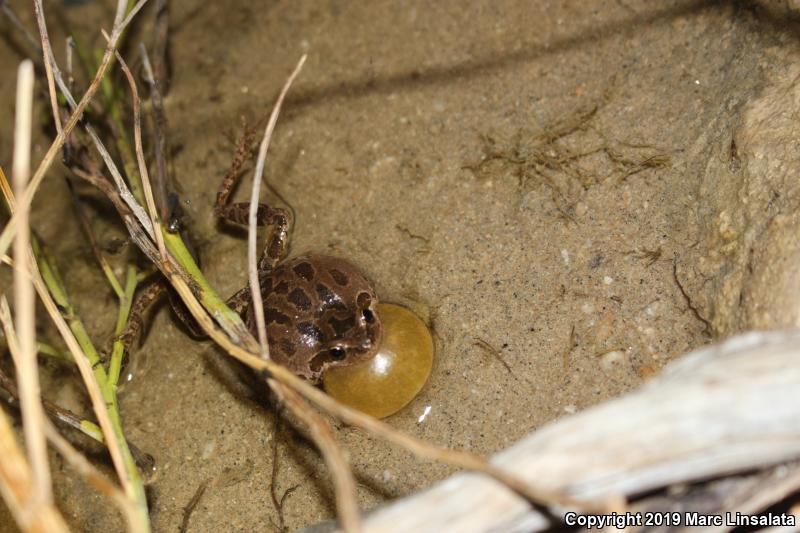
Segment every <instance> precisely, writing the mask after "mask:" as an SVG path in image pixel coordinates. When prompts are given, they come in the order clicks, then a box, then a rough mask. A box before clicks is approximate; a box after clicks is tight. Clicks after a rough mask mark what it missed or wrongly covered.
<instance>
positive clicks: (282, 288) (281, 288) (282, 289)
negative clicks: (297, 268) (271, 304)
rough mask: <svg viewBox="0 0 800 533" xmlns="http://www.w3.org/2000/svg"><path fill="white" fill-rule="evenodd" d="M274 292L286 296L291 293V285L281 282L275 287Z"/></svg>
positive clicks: (284, 281)
mask: <svg viewBox="0 0 800 533" xmlns="http://www.w3.org/2000/svg"><path fill="white" fill-rule="evenodd" d="M274 292H275V293H276V294H286V293H287V292H289V284H288V283H286V280H283V281H281V282H280V283H278V284H277V285H275V289H274Z"/></svg>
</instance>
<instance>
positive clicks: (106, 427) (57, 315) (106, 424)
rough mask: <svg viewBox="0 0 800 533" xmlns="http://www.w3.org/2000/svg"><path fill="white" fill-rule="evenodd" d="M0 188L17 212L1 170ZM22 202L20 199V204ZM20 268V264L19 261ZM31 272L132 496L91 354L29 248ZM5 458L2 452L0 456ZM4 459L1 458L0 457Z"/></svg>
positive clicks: (143, 520)
mask: <svg viewBox="0 0 800 533" xmlns="http://www.w3.org/2000/svg"><path fill="white" fill-rule="evenodd" d="M0 189H1V190H2V193H3V194H4V195H5V198H6V202H7V203H8V206H9V209H10V210H11V212H12V213H13V214H14V215H12V216H15V214H16V212H17V211H18V209H17V202H16V200H15V198H14V195H13V193H12V192H11V190H10V188H9V186H8V182H7V181H6V178H5V175H4V174H3V172H2V170H0ZM21 203H22V202H20V204H21ZM17 267H18V268H19V265H17ZM29 272H30V276H31V278H32V280H33V285H34V288H35V289H36V292H37V294H38V295H39V298H40V299H41V300H42V303H43V304H44V306H45V309H47V313H48V314H49V315H50V318H51V319H52V320H53V322H54V323H55V325H56V328H57V329H58V332H59V334H60V335H61V337H62V338H63V339H64V342H65V343H66V345H67V348H68V349H69V351H70V353H71V354H72V357H73V358H74V359H75V364H76V365H77V367H78V371H79V372H80V374H81V378H82V380H83V383H84V386H85V387H86V391H87V393H88V395H89V399H90V400H91V403H92V409H93V411H94V413H95V416H96V417H97V421H98V423H99V425H100V428H101V429H102V430H103V438H104V439H105V442H106V446H107V448H108V451H109V454H110V455H111V460H112V462H113V463H114V468H115V469H116V471H117V476H118V477H119V479H120V483H121V484H122V487H123V488H124V489H125V493H126V494H127V495H128V496H129V497H131V498H132V497H133V495H134V492H135V489H134V487H133V486H132V484H131V482H130V479H129V478H128V475H127V471H126V468H125V460H124V457H123V454H122V451H121V446H120V443H119V439H118V438H117V435H116V432H115V431H114V427H113V424H112V422H111V419H110V417H109V413H108V410H107V409H106V405H105V400H104V399H103V393H102V391H101V390H100V386H99V385H98V383H97V380H96V379H95V377H94V373H93V369H92V365H91V363H90V362H89V359H88V357H87V356H86V354H85V353H84V352H83V350H82V349H81V346H80V344H79V343H78V341H77V339H76V338H75V335H74V334H73V332H72V330H71V329H70V327H69V325H68V324H67V322H66V321H65V320H64V317H63V316H61V312H60V311H59V309H58V306H57V305H56V303H55V301H54V300H53V297H52V295H51V294H50V291H49V290H48V289H47V286H46V285H45V283H44V280H43V279H42V275H41V272H40V271H39V267H38V265H37V264H36V261H35V258H34V255H33V250H31V249H30V248H29ZM0 458H2V456H0ZM0 462H2V461H0ZM137 519H138V521H137V531H147V530H149V528H148V526H147V524H148V523H149V520H148V517H147V516H142V515H141V514H139V515H137Z"/></svg>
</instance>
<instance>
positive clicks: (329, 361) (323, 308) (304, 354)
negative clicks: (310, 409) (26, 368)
mask: <svg viewBox="0 0 800 533" xmlns="http://www.w3.org/2000/svg"><path fill="white" fill-rule="evenodd" d="M251 141H252V132H249V131H248V130H246V129H245V135H244V136H243V137H242V140H240V142H239V145H238V147H237V151H236V155H235V157H234V159H233V163H232V164H231V168H230V170H229V171H228V174H227V175H226V176H225V179H224V180H223V182H222V185H220V188H219V191H218V192H217V200H216V205H215V206H214V212H215V214H216V215H217V216H218V217H220V218H221V219H223V220H226V221H228V222H232V223H234V224H241V225H245V226H246V225H247V222H248V220H247V219H248V212H249V208H250V206H249V204H245V203H232V204H231V203H228V198H229V197H230V194H231V191H232V190H233V188H234V187H235V185H236V182H237V180H238V178H239V177H240V176H241V172H240V170H241V166H242V165H243V163H244V161H245V159H246V157H247V155H248V154H249V153H250V150H249V143H250V142H251ZM256 223H257V224H258V225H259V226H271V227H272V233H271V234H270V236H269V238H268V239H267V243H266V246H265V248H264V252H263V254H262V256H261V260H260V261H259V264H258V273H259V281H260V284H261V295H262V299H263V301H264V315H265V323H266V327H267V338H268V341H269V346H270V357H272V359H273V360H275V361H276V362H277V363H280V364H282V365H283V366H285V367H287V368H288V369H290V370H291V371H292V372H294V373H295V374H297V375H298V376H303V377H305V378H307V379H309V380H312V381H314V382H316V381H318V380H319V379H320V377H321V375H322V371H323V370H324V369H325V368H326V367H329V366H348V365H352V364H354V363H358V362H361V361H366V360H368V359H370V358H371V357H373V356H374V355H375V353H376V352H377V350H378V345H379V344H380V341H381V338H382V337H381V335H382V330H381V322H380V319H379V317H378V314H377V313H376V312H375V309H376V306H377V304H378V298H377V297H376V295H375V291H374V290H372V287H370V284H369V282H368V281H367V279H366V278H365V277H364V275H363V274H361V272H360V271H359V270H358V268H357V267H355V266H354V265H353V264H351V263H349V262H347V261H345V260H344V259H339V258H337V257H330V256H325V255H305V256H300V257H296V258H294V259H289V260H287V261H283V259H284V257H285V256H286V252H287V242H288V233H289V232H288V230H289V227H290V226H291V216H290V213H289V212H288V211H285V210H283V209H274V208H271V207H269V206H267V205H264V204H259V206H258V212H257V215H256ZM282 261H283V262H282ZM165 289H166V285H165V284H164V283H163V282H160V283H156V284H154V285H152V286H150V287H149V288H148V289H147V290H145V291H143V292H142V293H140V294H139V295H138V297H137V300H136V302H135V303H134V305H133V309H132V313H131V320H130V321H129V324H128V327H127V329H126V331H125V332H124V333H123V334H122V335H120V336H119V338H120V339H121V340H123V342H125V345H126V347H127V346H130V344H131V343H132V342H133V339H134V338H135V337H136V336H137V335H138V333H139V331H140V330H141V329H142V317H141V315H142V313H143V311H144V308H145V307H146V306H147V305H148V304H149V303H150V302H152V301H153V300H154V299H155V298H156V297H158V295H159V294H161V293H162V292H163V291H164V290H165ZM170 302H171V304H172V307H173V309H174V310H175V312H176V314H177V315H178V317H179V318H180V319H181V321H182V322H184V323H185V324H186V326H187V327H188V329H189V331H190V333H191V334H192V335H193V336H195V337H203V336H205V334H204V332H203V330H202V329H201V328H200V327H199V325H198V324H197V323H196V322H195V321H194V319H193V318H192V317H191V315H190V314H189V313H188V311H186V310H185V309H184V307H183V305H181V304H180V303H179V302H178V301H177V298H176V299H175V301H173V299H172V298H170ZM228 305H229V306H230V307H231V308H232V309H234V310H235V311H236V312H237V313H239V315H241V317H242V318H243V319H244V320H245V322H246V323H247V326H248V327H249V328H250V331H251V332H252V333H253V335H257V332H256V322H255V313H254V312H253V309H252V298H251V296H250V288H249V286H246V287H245V288H243V289H242V290H240V291H239V292H237V293H236V294H234V295H233V296H232V297H231V298H230V299H229V300H228Z"/></svg>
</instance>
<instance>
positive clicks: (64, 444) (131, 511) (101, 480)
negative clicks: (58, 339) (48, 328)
mask: <svg viewBox="0 0 800 533" xmlns="http://www.w3.org/2000/svg"><path fill="white" fill-rule="evenodd" d="M15 275H18V276H23V277H26V278H28V279H30V273H29V272H27V271H22V270H16V271H15ZM0 324H2V326H3V331H4V332H5V334H6V339H7V342H8V348H9V351H10V352H11V356H12V358H13V359H14V360H15V361H16V360H18V359H19V358H20V357H21V356H22V354H21V353H20V352H21V346H20V342H18V340H17V336H16V334H15V333H14V329H15V328H14V324H13V322H12V320H11V312H10V311H9V309H8V302H7V301H6V299H5V297H0ZM12 393H13V391H12ZM70 414H71V413H70ZM42 425H43V429H44V433H45V434H46V436H47V440H49V441H50V442H51V443H52V444H53V446H54V447H55V448H56V450H58V452H59V453H60V454H61V455H62V456H63V457H64V458H65V459H66V460H67V462H68V463H70V465H72V467H73V468H75V470H77V471H78V472H79V473H80V474H81V475H83V477H84V478H85V479H86V481H87V482H88V483H89V484H90V485H92V486H93V487H94V488H95V489H97V490H98V492H100V493H101V494H103V495H105V496H107V497H108V498H110V499H111V500H112V501H113V502H114V503H115V504H116V505H117V506H118V507H119V509H120V510H121V511H122V514H123V516H125V518H126V519H127V521H128V524H129V526H130V530H131V531H135V532H137V533H141V532H143V531H144V530H143V529H142V528H141V527H139V526H140V522H138V519H137V514H136V508H135V507H134V506H133V505H132V504H131V502H130V501H129V500H128V498H127V497H126V496H125V494H124V493H123V492H122V491H120V490H119V489H118V488H117V487H116V486H115V485H114V484H113V483H112V482H111V481H109V480H108V478H107V477H106V476H105V475H104V474H102V473H101V472H100V471H99V470H97V469H96V468H95V467H94V466H92V464H91V463H90V462H89V461H87V460H86V458H85V457H84V456H83V455H81V454H80V452H78V451H77V450H76V449H75V448H74V447H73V446H72V445H71V444H70V443H69V442H68V441H67V440H66V439H65V438H64V437H62V436H61V434H60V433H59V432H58V430H57V429H56V428H55V426H53V424H52V423H51V422H50V421H49V420H48V419H47V418H45V419H44V420H43V423H42ZM0 431H2V429H1V428H0ZM0 457H2V458H3V459H4V460H6V459H8V460H10V461H11V462H12V463H13V462H16V461H17V459H16V458H15V457H14V456H13V454H11V455H4V454H2V453H0ZM0 463H2V461H0ZM2 469H3V464H0V470H2ZM0 477H2V475H1V474H0ZM32 488H33V487H32ZM51 505H52V504H51ZM15 516H16V514H15ZM18 523H19V524H21V525H22V524H23V522H18Z"/></svg>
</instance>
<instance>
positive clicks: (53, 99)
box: [17, 1, 62, 196]
mask: <svg viewBox="0 0 800 533" xmlns="http://www.w3.org/2000/svg"><path fill="white" fill-rule="evenodd" d="M33 9H34V11H35V12H36V20H37V21H38V26H39V39H41V41H42V54H43V57H42V62H43V63H44V72H45V75H46V76H47V88H48V91H47V93H48V95H49V96H50V110H51V111H52V113H53V122H55V124H56V132H57V133H58V134H59V135H62V131H61V130H62V128H61V115H60V114H59V112H58V95H57V94H56V83H55V80H54V78H53V67H52V66H51V64H50V61H48V60H47V56H48V55H49V54H51V53H52V49H51V48H50V37H49V36H48V35H47V24H45V21H44V10H43V9H42V3H41V1H39V2H34V3H33ZM21 192H22V191H18V192H17V196H21Z"/></svg>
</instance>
